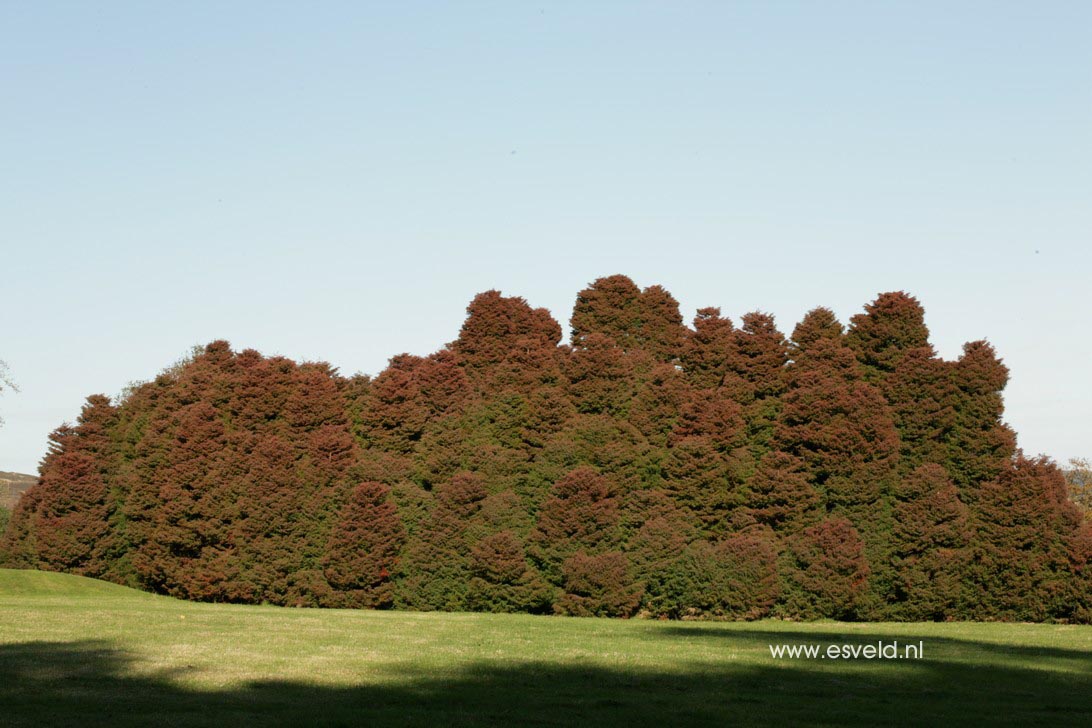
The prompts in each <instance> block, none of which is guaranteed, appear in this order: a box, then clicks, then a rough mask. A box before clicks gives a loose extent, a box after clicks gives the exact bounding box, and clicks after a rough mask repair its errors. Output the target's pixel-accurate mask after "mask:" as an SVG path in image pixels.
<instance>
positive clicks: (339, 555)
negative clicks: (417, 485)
mask: <svg viewBox="0 0 1092 728" xmlns="http://www.w3.org/2000/svg"><path fill="white" fill-rule="evenodd" d="M404 538H405V531H404V529H403V528H402V523H401V521H399V519H398V512H397V508H396V507H395V505H394V503H393V502H392V501H391V499H390V487H388V486H386V485H384V484H383V483H376V482H367V483H361V484H360V485H358V486H357V487H356V488H354V489H353V492H352V493H351V495H350V496H349V500H348V501H347V502H346V503H345V505H344V506H342V508H341V513H340V514H339V516H338V520H337V522H336V523H335V525H334V528H333V531H332V532H331V534H330V540H329V544H328V546H327V548H326V555H325V556H324V557H323V567H324V569H325V575H326V579H327V581H329V582H330V585H331V586H332V587H334V589H336V590H338V591H339V592H342V593H343V600H337V601H342V603H343V605H344V606H354V607H358V606H359V607H389V606H391V604H392V603H393V601H394V589H393V575H394V572H395V569H396V564H397V562H398V554H399V553H400V552H401V549H402V542H403V540H404Z"/></svg>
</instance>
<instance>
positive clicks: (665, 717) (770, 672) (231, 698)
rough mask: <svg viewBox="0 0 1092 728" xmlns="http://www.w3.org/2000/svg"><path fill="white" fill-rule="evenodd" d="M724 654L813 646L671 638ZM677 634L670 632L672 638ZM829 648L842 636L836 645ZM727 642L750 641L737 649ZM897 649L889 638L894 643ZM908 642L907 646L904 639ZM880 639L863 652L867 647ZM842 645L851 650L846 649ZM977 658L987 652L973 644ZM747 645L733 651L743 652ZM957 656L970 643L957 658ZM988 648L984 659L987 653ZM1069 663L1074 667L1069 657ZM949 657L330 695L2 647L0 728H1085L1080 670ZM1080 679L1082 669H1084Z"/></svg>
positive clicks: (1088, 692) (121, 656) (453, 679)
mask: <svg viewBox="0 0 1092 728" xmlns="http://www.w3.org/2000/svg"><path fill="white" fill-rule="evenodd" d="M679 630H681V631H683V633H685V634H687V635H689V636H694V635H692V634H691V631H692V630H693V631H698V632H701V633H702V634H701V635H700V637H701V638H702V639H708V638H709V637H711V636H714V635H715V636H716V637H717V638H718V639H724V644H725V648H726V649H741V648H746V649H752V648H755V647H756V646H757V645H759V644H760V643H763V642H764V641H765V640H769V641H776V642H779V643H788V642H791V641H793V640H796V639H799V641H800V642H810V643H815V642H818V641H821V637H820V635H819V634H817V633H814V632H799V633H793V632H775V631H770V632H759V633H747V632H738V633H736V634H735V635H732V636H730V637H721V635H720V634H718V631H716V630H702V629H697V630H694V629H693V628H685V627H683V628H679ZM670 631H671V630H668V632H670ZM830 634H831V635H835V634H839V633H836V632H833V631H832V632H831V633H830ZM734 638H743V641H742V642H740V643H739V644H738V645H733V641H732V640H733V639H734ZM891 638H892V639H894V638H897V637H895V636H891ZM903 638H904V639H905V636H903ZM876 639H881V638H879V637H876V636H871V635H870V636H869V637H868V638H862V640H861V641H862V642H868V641H873V642H874V641H875V640H876ZM843 641H848V640H843ZM967 644H969V645H970V647H967V649H971V650H974V649H979V647H980V646H981V645H982V643H967ZM741 646H742V647H741ZM964 647H966V645H964ZM992 647H993V646H988V647H982V649H985V650H989V649H990V648H992ZM1063 652H1065V653H1066V654H1065V655H1060V656H1056V657H1062V658H1064V659H1071V657H1072V656H1071V655H1069V654H1068V653H1069V652H1072V651H1064V650H1063ZM982 657H983V660H982V662H981V663H978V662H975V663H973V664H970V665H968V664H961V663H957V662H946V661H944V660H942V659H933V660H930V659H926V660H920V661H900V662H897V663H896V662H893V661H886V663H887V664H882V663H877V662H853V663H849V662H842V661H838V662H837V663H836V664H822V665H819V664H817V663H816V661H810V662H809V661H788V660H774V659H772V658H770V659H769V660H768V662H767V661H763V660H759V659H751V660H750V661H738V662H736V663H733V661H732V660H718V661H717V662H715V663H713V662H706V663H700V662H698V663H694V664H692V665H690V666H689V667H687V668H685V669H681V670H675V671H656V670H642V669H625V668H623V667H617V668H606V667H601V666H587V667H582V666H565V665H558V664H549V663H542V662H526V663H515V664H507V663H505V664H500V663H476V664H474V665H471V666H468V667H465V668H464V669H461V670H459V671H458V672H457V673H454V674H452V675H450V676H438V675H430V674H427V673H426V672H425V671H423V670H421V669H417V668H414V667H413V666H412V665H410V664H407V665H406V666H404V667H403V668H401V670H400V671H399V673H398V674H397V676H396V677H397V680H395V681H394V682H384V683H382V684H368V683H364V682H361V683H360V684H356V685H349V686H339V687H329V686H322V685H309V684H306V683H302V682H286V681H276V680H270V681H257V682H249V683H246V684H244V685H241V686H234V687H230V688H224V689H211V688H209V689H197V688H193V687H188V685H190V684H192V683H187V682H186V678H187V677H188V674H187V673H188V671H187V669H186V668H185V667H181V668H172V669H166V670H161V671H159V672H154V673H148V672H147V669H146V668H141V667H140V666H139V665H138V661H137V660H136V658H135V656H134V655H131V654H128V653H126V652H124V651H121V650H118V649H116V648H114V647H112V646H110V645H109V644H106V643H102V642H95V641H82V642H29V643H22V644H13V645H3V646H0V723H2V724H4V725H11V726H24V725H25V726H31V725H33V726H40V725H72V726H81V728H82V727H84V726H96V725H110V726H125V725H174V726H220V725H237V726H238V725H255V724H260V725H278V726H279V725H335V726H337V725H345V726H356V725H397V726H481V725H504V726H507V725H526V726H559V725H588V726H612V725H621V726H628V727H632V726H645V725H657V726H663V725H686V726H691V725H694V726H700V725H725V724H744V725H765V724H771V723H779V724H789V725H797V724H810V725H876V724H878V723H879V724H915V725H920V724H931V723H944V724H946V725H971V724H974V725H980V724H981V723H983V722H990V723H995V724H1010V725H1036V724H1041V725H1052V726H1058V725H1081V724H1083V725H1092V676H1090V675H1089V672H1088V670H1087V669H1086V670H1084V671H1083V672H1081V671H1065V670H1050V669H1047V668H1046V667H1044V666H1043V665H1038V666H1032V667H1018V666H1012V665H997V664H989V660H988V657H989V656H988V655H983V656H982ZM1083 659H1084V660H1085V665H1086V666H1087V659H1088V656H1087V655H1084V656H1083Z"/></svg>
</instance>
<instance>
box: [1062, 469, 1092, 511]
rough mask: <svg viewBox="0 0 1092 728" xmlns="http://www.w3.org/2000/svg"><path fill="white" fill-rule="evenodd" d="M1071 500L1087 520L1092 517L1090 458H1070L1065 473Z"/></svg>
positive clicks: (1091, 470) (1091, 471)
mask: <svg viewBox="0 0 1092 728" xmlns="http://www.w3.org/2000/svg"><path fill="white" fill-rule="evenodd" d="M1065 482H1066V486H1067V487H1068V488H1069V499H1070V500H1071V501H1073V502H1074V503H1076V504H1077V507H1078V508H1080V509H1081V511H1082V512H1083V513H1084V517H1085V518H1090V517H1092V461H1090V460H1089V459H1088V458H1070V460H1069V469H1068V470H1066V471H1065Z"/></svg>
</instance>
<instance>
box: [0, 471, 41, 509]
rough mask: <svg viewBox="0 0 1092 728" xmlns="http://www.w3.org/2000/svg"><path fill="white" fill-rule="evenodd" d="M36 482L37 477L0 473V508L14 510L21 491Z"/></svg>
mask: <svg viewBox="0 0 1092 728" xmlns="http://www.w3.org/2000/svg"><path fill="white" fill-rule="evenodd" d="M37 482H38V476H37V475H27V474H26V473H3V472H0V507H2V508H7V509H8V510H11V509H12V508H15V504H16V503H17V502H18V501H19V496H21V495H22V494H23V491H25V490H26V489H27V488H29V487H30V486H32V485H34V484H35V483H37Z"/></svg>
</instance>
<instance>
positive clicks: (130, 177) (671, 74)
mask: <svg viewBox="0 0 1092 728" xmlns="http://www.w3.org/2000/svg"><path fill="white" fill-rule="evenodd" d="M304 5H305V4H287V3H286V4H274V3H269V2H262V3H252V4H247V3H242V2H236V3H225V4H212V3H208V4H203V3H186V4H181V3H173V4H166V3H155V4H152V3H132V4H125V3H99V4H91V3H50V2H35V3H5V4H3V5H0V108H2V113H0V160H2V164H3V169H4V173H3V174H0V270H2V271H3V281H4V287H3V299H4V300H3V306H2V307H0V308H2V313H0V359H4V360H6V361H7V363H8V364H9V366H10V369H11V375H12V377H13V378H14V379H15V380H16V382H17V383H18V384H19V385H20V387H21V390H22V391H21V392H20V393H18V394H14V393H4V394H3V395H0V414H2V415H3V417H4V418H5V419H6V424H5V425H4V426H3V427H2V428H0V470H17V471H25V472H33V471H34V470H35V468H36V465H37V462H38V460H39V458H40V457H41V455H42V454H43V452H44V450H45V445H46V437H47V435H48V433H49V431H50V430H51V429H53V428H54V427H55V426H57V425H58V424H60V423H61V422H62V421H64V420H66V419H67V420H70V419H72V418H74V417H75V415H76V414H77V413H78V411H79V407H80V404H81V403H82V401H83V399H84V397H85V396H86V395H88V394H90V393H94V392H105V393H107V394H116V393H117V392H119V391H120V390H121V389H122V388H123V387H124V386H125V384H126V383H127V382H129V381H131V380H137V379H147V378H150V377H152V376H154V374H155V373H156V372H157V371H159V370H160V369H162V368H163V367H165V366H167V365H169V364H171V363H172V362H173V361H175V360H176V359H178V358H179V357H180V356H182V355H183V354H184V353H185V352H186V351H187V350H188V349H189V348H190V347H191V346H192V345H194V344H198V343H205V342H208V341H211V340H213V339H217V338H226V339H228V340H230V341H231V342H232V343H233V345H235V346H236V347H238V348H244V347H253V348H256V349H259V350H261V351H262V352H265V353H271V354H272V353H279V354H285V355H287V356H291V357H294V358H300V359H323V360H328V361H330V362H332V363H333V364H334V365H335V366H337V367H339V368H340V369H341V371H342V372H344V373H347V374H348V373H353V372H356V371H364V372H369V373H375V372H378V371H379V370H381V369H382V368H383V367H384V365H385V363H386V360H387V359H388V358H389V357H390V356H391V355H393V354H396V353H399V352H403V351H409V352H413V353H419V354H424V353H428V352H431V351H434V350H435V349H437V348H438V347H440V346H442V345H443V344H444V343H446V342H448V341H450V340H452V339H453V338H455V336H456V334H457V332H458V328H459V326H460V324H461V321H462V318H463V315H464V308H465V306H466V304H467V303H468V302H469V300H470V299H471V297H472V296H473V295H474V294H475V293H477V292H479V291H482V290H486V289H489V288H499V289H501V290H502V291H504V292H505V293H506V294H511V295H520V296H524V297H525V298H527V299H528V300H529V301H530V302H531V303H532V304H534V305H539V306H546V307H548V308H549V309H550V310H551V311H553V313H554V315H555V316H556V317H557V318H558V319H559V320H561V321H562V323H563V324H566V323H567V320H568V316H569V312H570V310H571V306H572V303H573V300H574V297H575V294H576V292H577V291H578V290H580V289H581V288H583V287H584V286H585V285H586V284H587V283H588V282H589V281H591V280H592V279H594V278H596V277H598V276H601V275H606V274H611V273H616V272H621V273H626V274H628V275H630V276H631V277H633V278H634V279H635V280H636V281H637V282H638V283H639V284H641V285H650V284H653V283H660V284H662V285H664V286H665V287H667V288H668V290H670V291H672V292H673V293H674V294H675V296H676V297H677V298H678V299H679V301H680V303H681V304H682V309H683V313H684V316H686V317H687V318H688V319H689V318H690V317H692V316H693V313H694V309H696V308H698V307H700V306H706V305H717V306H721V307H722V309H723V310H724V311H725V312H726V313H730V314H731V315H733V316H736V317H738V316H739V315H740V314H742V313H744V312H746V311H748V310H753V309H756V308H759V309H763V310H766V311H770V312H772V313H774V314H775V315H776V316H777V318H778V321H779V322H780V324H781V327H782V329H783V330H785V331H786V332H789V331H791V330H792V327H793V326H794V324H795V322H796V321H797V320H799V318H800V317H801V316H802V315H803V314H804V313H805V312H806V311H807V310H808V309H810V308H812V307H814V306H818V305H826V306H829V307H831V308H833V309H834V310H835V311H836V312H837V313H838V314H839V316H840V317H841V318H842V319H843V321H844V320H846V319H848V317H849V316H850V315H852V314H853V313H855V312H857V311H859V310H860V309H861V307H862V306H863V305H864V304H865V303H866V302H868V301H870V300H871V299H873V298H874V297H875V295H876V294H877V293H878V292H880V291H885V290H900V289H901V290H906V291H909V292H911V293H913V294H914V295H916V296H918V297H919V298H920V299H921V300H922V302H923V303H924V305H925V308H926V313H927V323H928V324H929V326H930V328H931V329H932V331H933V340H934V343H935V344H936V345H937V347H938V349H939V350H940V352H941V353H942V354H943V355H944V356H946V357H954V356H957V355H958V353H959V350H960V346H961V344H962V342H964V341H968V340H972V339H978V338H987V339H989V340H990V341H991V342H992V343H994V345H995V346H996V347H997V348H998V350H999V352H1000V354H1001V355H1002V356H1003V357H1004V359H1005V361H1006V363H1007V364H1008V365H1009V367H1010V368H1011V369H1012V379H1011V383H1010V385H1009V388H1008V390H1007V392H1006V404H1007V415H1006V417H1007V419H1008V421H1009V422H1010V423H1011V424H1012V425H1013V426H1014V427H1015V428H1016V430H1017V432H1018V433H1019V436H1020V444H1021V445H1022V446H1023V447H1024V448H1025V449H1026V450H1028V451H1030V452H1032V453H1037V452H1045V453H1048V454H1050V455H1052V456H1054V457H1057V458H1059V459H1065V458H1068V457H1072V456H1078V455H1092V425H1090V424H1089V422H1090V420H1089V416H1088V413H1089V412H1090V411H1092V377H1090V376H1089V370H1090V367H1089V364H1090V362H1092V313H1090V311H1092V308H1090V306H1089V304H1088V301H1087V295H1088V294H1087V291H1088V286H1089V281H1090V280H1092V278H1090V271H1092V44H1090V43H1089V42H1088V29H1089V28H1090V27H1092V4H1089V3H1084V2H1072V3H1060V2H1055V3H1051V2H1043V3H1004V2H982V3H953V2H937V3H926V2H914V3H910V2H906V3H871V2H869V3H865V2H860V3H842V2H827V3H811V2H801V3H792V2H746V3H742V2H739V3H731V2H717V3H666V2H657V3H594V2H592V3H587V2H580V3H577V2H572V3H511V2H506V3H499V2H498V3H489V4H482V3H459V4H456V3H422V4H415V3H398V4H394V3H382V4H380V3H344V4H339V3H315V4H306V5H311V6H312V7H305V6H304Z"/></svg>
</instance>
